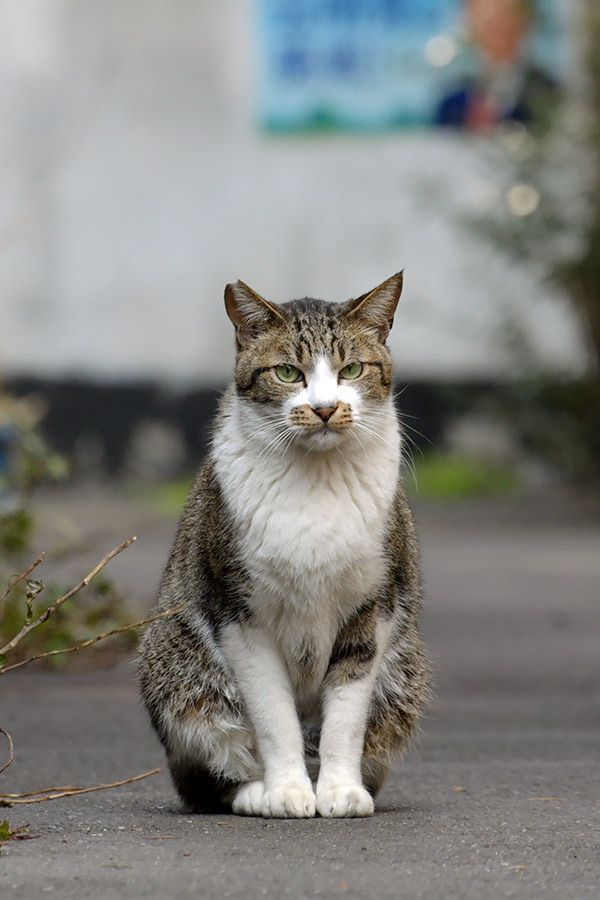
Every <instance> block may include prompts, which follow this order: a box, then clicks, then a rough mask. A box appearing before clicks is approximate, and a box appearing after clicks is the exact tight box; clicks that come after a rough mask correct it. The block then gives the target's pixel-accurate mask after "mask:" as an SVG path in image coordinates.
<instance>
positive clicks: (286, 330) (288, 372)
mask: <svg viewBox="0 0 600 900" xmlns="http://www.w3.org/2000/svg"><path fill="white" fill-rule="evenodd" d="M401 291H402V273H401V272H399V273H397V274H396V275H393V276H392V277H391V278H388V280H387V281H384V282H383V284H380V285H379V287H376V288H375V289H374V290H373V291H371V292H370V293H367V294H363V295H362V296H361V297H358V298H357V299H355V300H349V301H347V302H346V303H326V302H325V301H323V300H312V299H308V298H306V299H304V300H292V301H291V302H289V303H282V304H275V303H271V302H269V301H267V300H265V299H264V298H263V297H261V296H260V295H259V294H257V293H255V292H254V291H253V290H252V289H251V288H249V287H248V286H247V285H246V284H244V283H243V282H242V281H238V282H236V283H235V284H228V285H227V287H226V288H225V306H226V309H227V313H228V315H229V318H230V319H231V321H232V322H233V324H234V325H235V329H236V343H237V359H236V370H235V384H236V389H237V394H238V396H239V397H240V398H241V399H242V400H243V401H247V403H248V404H249V405H250V406H252V407H253V409H254V411H255V413H256V420H257V422H263V423H264V427H265V439H267V438H269V440H272V441H273V443H274V446H279V445H280V446H282V447H287V446H288V444H289V445H290V446H291V445H295V444H301V445H302V446H304V447H306V448H310V449H323V450H325V449H328V448H330V447H335V446H337V445H339V444H340V443H341V442H343V441H344V440H346V439H348V438H350V436H351V435H352V436H353V437H354V438H356V440H357V441H358V442H359V443H360V442H361V438H362V439H366V438H367V436H368V434H369V433H371V434H376V433H377V431H378V422H377V415H378V413H379V414H381V409H382V407H383V405H384V404H385V402H386V400H387V399H388V397H389V395H390V390H391V386H392V361H391V358H390V354H389V351H388V349H387V347H386V345H385V341H386V338H387V336H388V334H389V331H390V328H391V327H392V322H393V319H394V313H395V310H396V305H397V303H398V300H399V298H400V294H401ZM278 442H279V443H278Z"/></svg>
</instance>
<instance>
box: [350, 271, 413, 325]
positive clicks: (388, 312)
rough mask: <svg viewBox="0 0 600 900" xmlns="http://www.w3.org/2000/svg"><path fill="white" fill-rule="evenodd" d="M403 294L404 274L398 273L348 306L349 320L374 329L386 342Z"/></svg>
mask: <svg viewBox="0 0 600 900" xmlns="http://www.w3.org/2000/svg"><path fill="white" fill-rule="evenodd" d="M401 293H402V272H396V274H395V275H392V277H391V278H388V279H387V281H384V282H383V284H380V285H379V286H378V287H376V288H375V290H373V291H371V292H370V293H368V294H363V295H362V297H357V298H356V300H349V301H348V303H347V304H346V310H347V313H346V314H347V315H348V318H350V319H354V320H360V321H361V322H364V324H365V325H367V326H370V327H371V328H373V329H374V330H375V331H376V332H377V335H378V337H379V339H380V340H381V341H385V339H386V338H387V336H388V334H389V333H390V329H391V327H392V325H393V322H394V313H395V312H396V307H397V305H398V300H399V299H400V294H401Z"/></svg>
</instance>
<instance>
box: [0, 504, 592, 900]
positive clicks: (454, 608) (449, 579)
mask: <svg viewBox="0 0 600 900" xmlns="http://www.w3.org/2000/svg"><path fill="white" fill-rule="evenodd" d="M416 514H417V522H418V527H419V531H420V535H421V542H422V548H423V569H424V575H425V585H426V607H425V613H424V617H423V628H424V632H425V637H426V640H427V643H428V645H429V648H430V653H431V656H432V659H433V663H434V668H435V673H436V699H435V702H434V704H433V706H432V708H431V709H430V710H429V713H428V715H427V717H426V718H425V720H424V723H423V730H422V734H421V737H420V739H419V741H418V743H417V745H416V746H415V747H414V748H413V749H412V750H411V751H410V753H409V754H408V755H407V757H406V759H405V760H404V761H403V762H401V763H399V764H398V766H397V767H396V769H395V772H394V774H393V776H392V777H391V778H390V780H389V782H388V783H387V785H386V787H385V788H384V790H383V792H382V794H381V795H380V798H379V801H378V803H377V808H376V812H375V815H374V817H373V818H370V819H360V820H359V819H355V820H343V819H341V820H324V819H320V818H315V819H312V820H302V821H293V820H281V821H280V820H263V819H253V818H239V817H236V816H230V815H213V816H204V815H190V814H187V813H185V812H182V811H181V809H180V807H179V804H178V801H177V798H176V796H175V794H174V791H173V789H172V787H171V785H170V782H169V778H168V776H167V774H166V773H165V772H164V771H162V772H160V773H159V774H158V775H155V776H153V777H151V778H148V779H146V780H143V781H140V782H138V783H135V784H128V785H125V786H123V787H121V788H116V789H113V790H107V791H100V792H97V793H89V794H83V795H80V796H75V797H69V798H66V799H63V800H56V801H51V802H46V803H39V804H34V805H28V806H15V807H13V808H12V809H7V810H5V811H0V819H1V818H2V816H3V815H4V814H6V817H7V819H8V821H9V823H10V826H11V827H13V828H14V827H17V826H19V825H21V824H24V823H29V831H30V834H31V835H32V836H33V839H32V840H26V841H9V842H8V843H6V844H4V845H3V846H2V851H1V853H0V895H1V896H2V897H4V896H6V897H11V898H12V897H14V898H15V900H17V898H19V900H21V898H22V900H31V898H34V897H40V896H42V895H45V894H50V895H53V896H55V897H61V898H62V897H65V898H66V897H77V898H93V900H97V898H104V897H106V898H108V897H110V898H112V897H123V898H145V900H150V898H155V897H156V898H158V897H161V898H164V897H167V898H188V897H189V898H192V897H193V898H195V900H196V898H204V897H206V898H212V897H215V898H217V897H218V898H221V897H234V898H238V897H239V898H242V897H243V898H248V900H251V898H260V897H265V896H266V897H276V898H278V897H294V898H304V897H327V898H329V897H344V898H363V897H365V898H366V897H368V898H388V897H389V898H392V897H393V898H400V900H412V898H423V900H438V898H439V900H446V898H448V900H450V898H452V900H454V898H456V900H459V898H460V900H471V898H473V900H488V898H489V900H503V898H511V897H515V898H517V897H518V898H520V900H537V898H544V900H546V898H548V900H554V898H556V900H559V898H560V900H579V898H587V897H590V898H597V897H598V896H600V765H599V763H600V678H599V674H600V650H599V646H600V521H599V520H598V519H595V518H594V517H593V515H591V514H590V513H589V511H588V510H586V509H585V508H584V507H582V505H581V504H580V503H578V502H575V501H573V500H572V498H570V497H565V496H556V497H551V498H549V497H544V496H531V497H528V498H521V499H520V500H518V501H512V500H502V501H495V502H491V501H485V502H483V501H480V502H477V503H473V502H472V503H469V504H466V505H465V504H461V505H456V504H454V505H445V506H441V505H436V504H432V503H429V504H425V503H417V504H416ZM38 518H39V520H40V536H41V535H44V533H46V534H47V535H49V534H50V532H51V530H52V529H56V528H57V527H60V528H62V529H63V530H64V534H65V540H66V536H67V535H68V534H70V536H71V537H73V536H74V535H79V536H83V538H82V544H81V553H80V554H79V557H78V558H77V559H75V560H71V561H69V562H68V563H67V562H65V561H62V562H60V561H57V562H55V563H49V565H50V567H51V566H52V565H56V566H57V567H58V566H62V571H63V580H64V577H66V571H67V569H68V574H69V575H70V574H71V570H72V574H73V577H75V576H77V577H78V578H80V577H81V576H82V575H84V574H85V572H86V571H87V568H86V566H87V563H88V562H90V563H93V562H95V561H97V560H98V559H99V558H100V557H101V556H102V555H104V553H105V552H107V551H108V550H109V549H111V547H112V546H114V545H115V544H118V543H119V542H120V541H122V540H123V539H125V538H126V537H129V535H130V533H137V535H138V541H137V543H136V544H135V545H134V546H133V547H131V548H130V549H129V550H128V551H127V552H126V553H124V554H122V556H121V557H119V558H118V559H116V560H114V562H113V564H111V575H112V577H113V578H114V579H115V581H116V582H117V583H118V584H119V586H120V587H121V588H122V589H124V590H125V591H126V592H129V593H130V594H131V595H132V597H133V598H134V601H135V603H134V605H136V607H137V608H139V610H140V611H142V610H145V609H147V608H148V607H149V606H150V604H151V602H152V597H153V594H154V591H155V589H156V582H157V579H158V577H159V574H160V570H161V568H162V566H163V565H164V562H165V561H166V557H167V554H168V551H169V546H170V542H171V540H172V537H173V534H174V528H175V519H174V517H173V516H172V515H167V514H165V513H161V512H160V511H159V510H157V509H156V507H155V506H153V505H151V504H149V503H148V502H146V501H142V500H136V501H133V500H132V498H131V496H130V495H127V494H123V493H120V492H119V491H117V490H116V489H102V490H100V491H99V490H98V489H96V488H93V487H90V488H87V489H80V490H77V491H66V492H65V491H61V492H58V493H57V492H54V493H49V494H45V495H43V496H42V498H41V499H40V500H39V503H38ZM40 540H41V537H40ZM40 549H42V547H40ZM65 567H66V568H65ZM86 652H89V653H92V652H93V650H89V651H86ZM0 691H1V694H0V698H1V714H0V719H1V721H0V724H1V725H2V727H4V728H6V730H7V731H9V732H10V733H11V734H12V736H13V739H14V742H15V762H14V763H13V765H12V766H11V767H10V768H9V769H8V770H7V771H6V772H5V773H4V774H3V775H2V776H0V790H1V791H4V792H7V791H29V790H34V789H37V788H43V787H49V786H53V785H56V786H61V785H79V786H89V785H93V784H99V783H104V782H112V781H115V780H118V779H122V778H127V777H130V776H133V775H136V774H138V773H140V772H143V771H145V770H148V769H151V768H154V767H155V766H158V765H160V764H161V763H162V762H163V755H162V750H161V748H160V746H159V744H158V742H157V740H156V738H155V737H154V735H153V733H152V732H151V729H150V727H149V725H148V723H147V721H146V717H145V713H144V711H143V710H142V708H141V704H140V701H139V698H138V693H137V688H136V684H135V675H134V667H133V662H132V661H131V660H127V661H124V662H122V663H121V664H120V665H119V666H118V667H117V668H114V669H110V670H104V671H87V672H71V673H57V672H49V671H48V670H45V669H41V668H39V667H37V668H36V664H33V665H31V666H29V667H27V668H25V669H23V670H20V671H17V672H14V673H10V674H8V675H6V676H4V677H3V679H2V681H1V683H0ZM2 752H3V751H2Z"/></svg>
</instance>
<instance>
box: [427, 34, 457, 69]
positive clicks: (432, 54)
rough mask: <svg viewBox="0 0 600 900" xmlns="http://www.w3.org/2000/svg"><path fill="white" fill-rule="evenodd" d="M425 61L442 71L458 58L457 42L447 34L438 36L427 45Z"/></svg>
mask: <svg viewBox="0 0 600 900" xmlns="http://www.w3.org/2000/svg"><path fill="white" fill-rule="evenodd" d="M424 53H425V59H426V60H427V62H428V63H429V64H430V65H431V66H435V67H436V69H441V68H442V67H443V66H447V65H448V64H449V63H451V62H452V60H453V59H454V57H455V56H456V42H455V41H454V40H452V38H451V37H448V35H446V34H437V35H436V36H435V37H432V38H431V40H429V41H427V43H426V44H425V50H424Z"/></svg>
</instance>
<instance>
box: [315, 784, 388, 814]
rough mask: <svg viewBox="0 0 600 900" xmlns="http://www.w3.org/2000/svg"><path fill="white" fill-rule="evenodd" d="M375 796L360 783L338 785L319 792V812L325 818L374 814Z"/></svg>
mask: <svg viewBox="0 0 600 900" xmlns="http://www.w3.org/2000/svg"><path fill="white" fill-rule="evenodd" d="M374 809H375V806H374V803H373V798H372V797H371V795H370V794H369V792H368V791H366V790H365V789H364V787H361V786H360V785H336V786H332V787H329V788H324V789H323V790H320V791H318V792H317V812H318V813H319V815H321V816H323V817H324V818H337V817H354V816H372V815H373V811H374Z"/></svg>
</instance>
